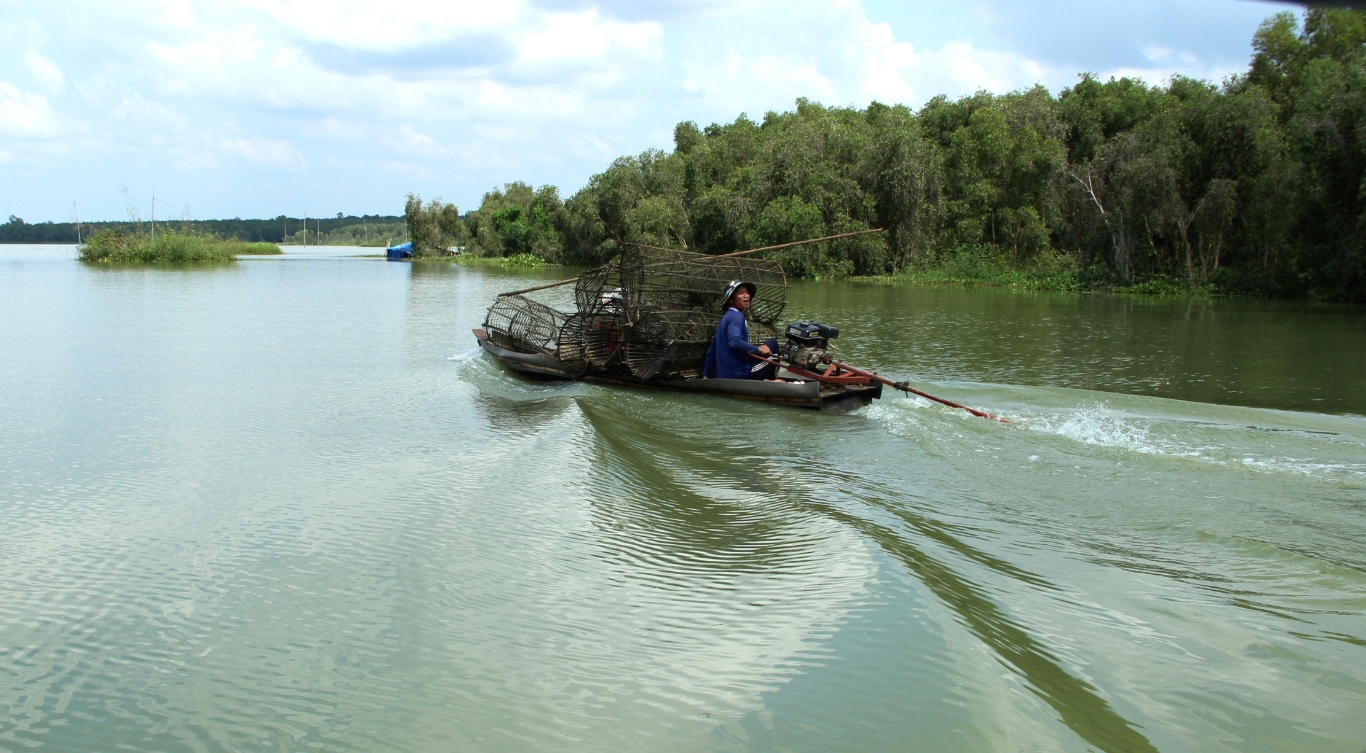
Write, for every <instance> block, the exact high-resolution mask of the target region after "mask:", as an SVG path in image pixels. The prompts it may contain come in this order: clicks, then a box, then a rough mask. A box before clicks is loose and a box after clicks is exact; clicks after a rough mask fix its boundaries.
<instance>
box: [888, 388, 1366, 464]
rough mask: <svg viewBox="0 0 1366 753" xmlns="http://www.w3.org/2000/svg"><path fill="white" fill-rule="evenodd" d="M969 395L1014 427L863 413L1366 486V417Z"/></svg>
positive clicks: (1127, 399) (923, 414) (902, 425)
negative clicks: (997, 411)
mask: <svg viewBox="0 0 1366 753" xmlns="http://www.w3.org/2000/svg"><path fill="white" fill-rule="evenodd" d="M955 389H956V390H957V391H962V390H963V387H962V386H958V385H955ZM966 389H969V390H971V391H972V392H974V393H977V395H976V396H974V398H973V399H975V400H976V401H977V402H978V403H980V404H986V405H996V406H1004V407H1002V408H1001V411H1002V414H1003V415H1004V416H1005V417H1007V418H1008V419H1009V420H1010V421H1011V422H1012V423H1013V424H1014V427H1007V428H1001V427H995V426H991V425H989V424H987V425H978V424H979V423H980V422H977V423H974V422H972V421H969V420H965V418H964V416H963V414H961V413H959V412H955V411H952V410H950V409H947V408H944V407H942V406H939V405H935V404H933V403H931V402H929V401H927V400H923V399H919V398H910V399H904V400H887V401H883V403H881V404H879V405H874V406H870V407H869V408H867V409H865V411H864V412H863V414H864V415H865V416H867V417H869V418H872V419H873V420H875V421H878V422H879V423H881V424H882V425H883V426H884V427H885V428H887V430H888V431H890V432H891V433H892V434H895V435H898V436H902V437H912V436H917V435H919V436H923V434H924V433H925V432H942V431H945V429H946V427H952V431H953V432H954V433H955V434H957V435H962V434H963V433H964V432H965V431H966V432H971V433H972V434H975V435H979V437H980V438H986V437H987V436H990V435H991V433H992V432H1000V431H1006V432H1012V431H1013V432H1020V431H1024V432H1029V433H1030V434H1032V435H1036V439H1044V438H1046V437H1047V438H1053V439H1056V440H1060V441H1059V442H1054V443H1052V444H1054V445H1055V446H1056V447H1057V449H1060V450H1063V451H1065V452H1068V453H1072V452H1076V451H1077V450H1079V449H1080V448H1082V447H1085V448H1094V449H1095V450H1099V451H1100V452H1101V453H1102V454H1104V455H1108V456H1109V457H1110V459H1113V460H1122V459H1123V457H1124V456H1125V455H1144V456H1151V457H1157V458H1169V459H1172V460H1176V461H1186V462H1198V463H1208V464H1211V465H1216V466H1220V467H1224V468H1231V469H1232V468H1236V469H1243V470H1247V471H1253V472H1266V473H1274V474H1291V475H1299V476H1307V477H1314V478H1319V479H1323V480H1329V481H1336V482H1340V483H1343V484H1347V485H1348V486H1351V487H1363V486H1366V462H1363V459H1366V420H1363V419H1362V418H1359V417H1352V416H1328V415H1322V414H1308V413H1294V412H1288V411H1275V410H1267V409H1259V408H1243V407H1237V406H1220V405H1208V404H1200V403H1188V402H1183V401H1178V400H1170V399H1165V398H1154V397H1145V396H1133V395H1116V394H1103V395H1102V394H1101V393H1095V392H1089V391H1084V390H1069V389H1056V388H1009V387H1004V386H999V385H991V386H988V385H974V386H972V387H967V388H966ZM967 418H971V417H967ZM1037 435H1043V436H1037ZM1016 436H1018V434H1017V435H1016ZM1036 457H1037V456H1036Z"/></svg>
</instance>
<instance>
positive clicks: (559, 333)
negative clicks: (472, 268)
mask: <svg viewBox="0 0 1366 753" xmlns="http://www.w3.org/2000/svg"><path fill="white" fill-rule="evenodd" d="M733 280H744V281H746V282H751V283H754V285H755V287H756V291H755V295H754V298H753V300H752V301H751V303H750V310H749V315H748V316H749V331H750V340H751V341H752V342H755V343H761V342H763V341H764V340H765V339H767V338H770V337H774V336H775V335H776V333H777V330H776V325H777V322H778V320H779V319H780V318H781V317H782V315H783V309H784V308H786V306H787V275H786V274H785V273H784V272H783V268H782V265H780V264H778V263H777V262H772V261H765V260H762V259H746V258H737V257H722V256H708V255H706V254H698V253H693V252H690V251H678V250H672V249H664V248H655V247H651V246H637V245H628V246H627V247H626V249H625V251H623V253H622V255H621V257H620V258H619V259H617V260H616V261H613V262H611V263H609V264H605V265H603V266H601V267H597V268H596V269H593V270H590V271H588V272H586V273H584V274H583V275H580V276H579V278H578V280H577V282H576V283H575V286H574V303H575V306H576V308H577V310H576V311H575V312H574V313H573V314H566V313H564V312H561V311H558V310H556V309H553V308H551V307H549V306H546V305H544V304H541V303H538V302H536V301H533V300H531V299H529V298H526V297H525V296H520V295H507V296H502V297H500V298H499V299H498V301H497V302H496V303H494V305H493V308H490V309H489V317H488V320H487V321H486V322H485V327H486V328H487V329H488V331H489V334H490V336H491V337H492V338H493V339H494V342H495V344H497V345H500V346H502V347H505V348H508V349H509V350H515V351H519V352H524V353H548V354H550V355H553V356H554V357H555V358H557V359H558V360H559V361H561V362H562V363H563V364H565V367H566V369H567V370H568V371H570V372H572V373H575V374H576V375H582V374H583V373H585V372H586V371H588V370H589V369H590V368H591V369H597V370H599V371H605V372H612V371H619V370H621V369H624V370H626V371H627V372H629V373H630V374H631V375H632V376H634V377H636V378H637V379H660V378H695V377H697V376H699V375H700V372H701V368H702V359H703V357H704V356H705V355H706V352H707V347H708V346H709V345H710V344H711V341H712V337H713V336H714V335H715V333H716V326H717V324H718V323H719V322H720V319H721V315H722V314H723V313H724V311H723V308H722V303H723V301H722V300H721V296H723V295H724V294H725V290H726V286H728V285H729V284H730V283H731V281H733ZM495 333H497V334H495Z"/></svg>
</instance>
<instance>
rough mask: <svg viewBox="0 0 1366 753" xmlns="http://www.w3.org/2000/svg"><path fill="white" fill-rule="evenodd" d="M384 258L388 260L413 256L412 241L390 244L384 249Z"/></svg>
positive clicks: (399, 259) (401, 259) (400, 259)
mask: <svg viewBox="0 0 1366 753" xmlns="http://www.w3.org/2000/svg"><path fill="white" fill-rule="evenodd" d="M384 258H386V259H388V260H389V261H403V260H404V259H411V258H413V242H412V241H408V242H407V243H400V244H398V245H397V246H390V247H388V248H387V249H385V250H384Z"/></svg>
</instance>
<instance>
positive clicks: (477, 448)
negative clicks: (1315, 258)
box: [0, 249, 1366, 751]
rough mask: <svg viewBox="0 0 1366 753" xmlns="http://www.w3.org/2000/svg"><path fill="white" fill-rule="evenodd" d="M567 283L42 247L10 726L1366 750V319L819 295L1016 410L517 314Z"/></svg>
mask: <svg viewBox="0 0 1366 753" xmlns="http://www.w3.org/2000/svg"><path fill="white" fill-rule="evenodd" d="M560 274H563V272H562V271H556V270H536V271H534V272H530V273H525V274H523V273H518V272H507V271H503V270H488V269H480V268H471V267H462V266H458V265H450V264H442V263H430V264H422V263H417V264H389V263H386V262H383V261H381V260H375V259H363V258H344V257H343V256H342V255H340V254H321V253H319V254H315V255H313V256H306V255H302V254H288V255H286V256H285V257H283V258H274V259H260V260H251V261H244V262H241V263H238V264H236V265H232V267H231V271H229V272H227V273H222V272H206V273H197V272H193V271H191V272H182V271H174V270H117V271H115V270H91V269H88V268H86V267H84V266H82V265H79V264H77V263H75V262H74V261H71V259H70V256H69V255H67V256H63V255H62V254H58V253H49V250H46V249H36V250H35V249H28V250H24V249H15V250H0V318H2V319H3V321H5V322H7V323H12V324H11V326H7V327H4V328H0V353H5V354H6V355H7V356H9V357H8V358H5V359H0V515H2V516H3V518H2V520H3V523H4V529H3V530H4V531H5V533H4V546H3V547H0V566H2V567H3V572H5V573H6V578H5V580H4V581H3V583H0V634H3V636H4V640H3V641H0V660H2V661H3V662H4V666H5V667H6V671H5V672H4V673H0V710H3V713H0V748H3V749H5V750H8V749H10V748H13V749H16V750H18V749H21V748H29V747H34V748H37V749H48V750H91V749H100V750H104V749H118V748H124V749H131V750H155V751H174V750H206V749H208V750H239V749H288V750H301V749H318V750H352V751H354V750H429V749H438V748H442V749H444V748H458V749H462V750H513V749H515V750H526V749H533V748H540V749H554V750H577V749H582V750H602V749H608V748H611V749H650V750H698V749H706V750H769V749H784V750H809V751H826V750H867V751H881V750H906V749H928V750H1019V749H1036V750H1077V751H1082V750H1103V751H1147V750H1211V751H1213V750H1239V751H1272V750H1276V751H1279V750H1323V751H1344V750H1347V751H1354V750H1359V749H1361V748H1362V747H1366V730H1363V728H1362V726H1361V724H1360V722H1359V720H1358V719H1359V716H1360V713H1359V712H1360V709H1361V708H1362V707H1363V706H1364V705H1366V619H1364V617H1366V556H1363V552H1366V449H1363V448H1364V447H1366V423H1363V419H1362V418H1360V417H1359V416H1360V415H1361V414H1362V413H1364V412H1366V410H1364V409H1363V406H1366V394H1363V392H1362V389H1363V388H1362V387H1361V385H1360V384H1358V383H1357V382H1354V381H1352V379H1351V376H1350V374H1351V373H1354V372H1353V370H1354V369H1355V371H1356V372H1359V371H1360V368H1359V367H1360V365H1361V364H1360V362H1359V359H1360V357H1361V356H1360V354H1361V353H1363V352H1366V348H1363V347H1362V346H1363V345H1366V337H1364V336H1363V329H1362V327H1361V325H1360V324H1359V323H1358V319H1357V318H1355V317H1354V316H1353V312H1349V311H1345V310H1342V309H1322V310H1320V309H1314V308H1311V307H1301V306H1286V305H1282V304H1271V303H1266V302H1247V301H1196V302H1189V301H1143V300H1132V299H1108V298H1100V297H1066V296H1034V295H1018V294H1013V293H1008V292H1002V291H982V290H978V291H961V290H952V291H945V290H935V289H917V288H890V287H879V286H854V285H849V286H845V285H833V284H827V285H812V286H806V285H802V286H798V287H797V288H796V289H795V290H794V291H793V296H792V298H793V306H792V308H793V313H794V315H802V316H811V317H813V318H817V319H821V320H823V321H828V322H829V323H831V324H835V325H836V326H839V327H840V328H841V330H842V337H841V339H840V340H839V341H838V342H839V345H840V348H841V352H842V353H844V354H845V355H847V356H849V357H850V359H851V360H854V361H856V362H859V363H863V364H867V365H869V366H871V367H873V368H877V369H878V370H879V371H881V372H883V373H891V374H905V375H908V376H912V377H915V378H918V379H921V380H926V381H929V382H934V384H933V391H936V392H943V393H945V394H946V396H949V397H951V398H954V399H958V400H962V401H964V402H966V403H969V404H977V405H981V406H983V407H986V408H989V409H991V410H993V411H998V412H1000V413H1002V414H1004V415H1006V416H1007V417H1009V418H1010V419H1011V420H1012V421H1013V422H1014V423H1012V424H1011V425H1009V426H1003V425H1000V424H996V423H994V422H988V421H982V420H980V419H976V418H973V417H971V416H968V415H965V414H963V413H962V412H960V411H953V410H949V409H945V408H943V407H942V406H939V405H936V404H933V403H929V402H926V401H923V400H920V399H904V398H891V399H886V400H883V401H881V402H879V403H877V404H875V405H873V406H870V407H868V408H866V409H863V410H861V411H858V412H856V413H855V414H854V415H847V416H823V415H820V414H815V413H810V412H805V411H798V410H793V409H781V408H774V407H771V406H764V405H755V404H751V403H747V402H739V401H727V400H725V399H720V398H714V397H707V396H697V395H672V394H665V393H655V392H648V391H639V390H617V389H611V388H605V387H601V386H594V385H583V384H537V383H531V382H526V381H522V380H519V379H517V378H515V377H513V376H511V375H510V374H508V373H507V372H506V371H504V370H502V369H500V368H499V367H498V366H497V365H496V364H494V363H493V362H491V361H490V360H489V359H488V358H486V357H484V356H482V355H481V354H480V353H479V352H478V351H477V350H475V349H474V348H473V345H474V343H473V338H472V336H471V335H470V334H469V330H470V328H471V327H473V326H477V325H478V324H479V323H480V322H482V320H483V314H484V307H485V306H486V305H487V302H488V300H489V299H490V298H491V296H492V295H493V293H495V292H497V291H499V290H506V289H510V288H515V287H519V286H525V285H527V284H532V281H540V280H546V279H553V278H555V277H557V276H559V275H560ZM1306 342H1313V343H1317V344H1318V345H1319V347H1310V346H1308V345H1305V343H1306ZM1292 365H1293V366H1294V367H1295V368H1292V367H1291V366H1292ZM1201 379H1204V380H1205V381H1200V380H1201ZM1172 398H1178V399H1172ZM1332 413H1337V414H1339V415H1330V414H1332ZM1353 414H1355V415H1353Z"/></svg>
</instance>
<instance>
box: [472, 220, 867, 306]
mask: <svg viewBox="0 0 1366 753" xmlns="http://www.w3.org/2000/svg"><path fill="white" fill-rule="evenodd" d="M880 232H882V228H880V227H875V228H872V229H871V230H858V231H855V232H852V233H840V234H839V235H827V236H825V237H824V238H811V239H808V240H804V241H793V242H791V243H779V244H778V245H776V246H763V247H761V248H751V249H746V250H744V251H732V252H731V253H728V254H717V255H716V256H713V257H711V258H713V259H727V258H733V257H736V256H748V255H749V254H757V253H760V252H761V251H776V250H777V249H780V248H792V247H793V246H805V245H807V244H811V243H821V242H822V241H833V240H839V239H840V238H852V237H854V236H856V235H867V234H868V233H880ZM625 245H628V246H636V247H638V248H652V249H655V250H656V251H678V250H679V249H676V248H664V247H663V246H650V245H647V244H644V243H627V244H625ZM578 281H579V278H578V277H570V278H569V279H567V280H556V281H555V282H548V283H546V284H544V285H537V286H536V287H533V288H523V289H521V290H510V291H508V292H506V293H499V294H498V297H499V298H502V297H503V296H507V295H524V294H526V293H534V292H536V291H537V290H546V289H548V288H557V287H559V286H561V285H568V284H569V283H571V282H578Z"/></svg>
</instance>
